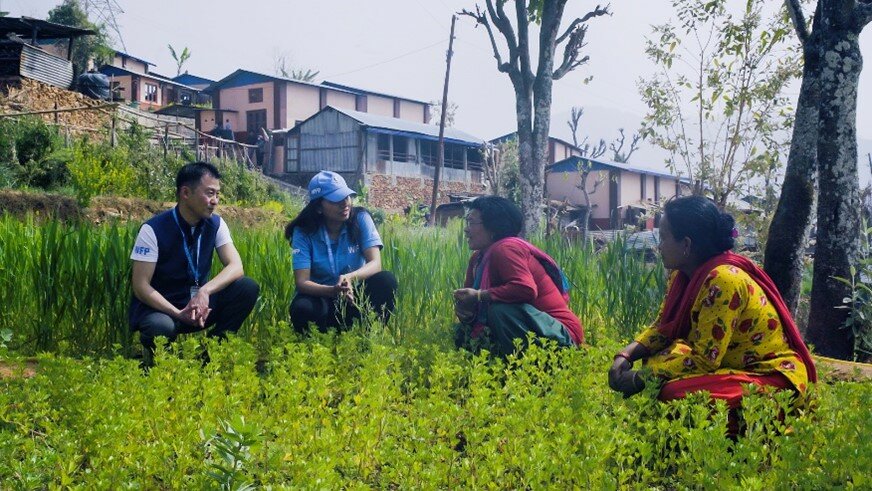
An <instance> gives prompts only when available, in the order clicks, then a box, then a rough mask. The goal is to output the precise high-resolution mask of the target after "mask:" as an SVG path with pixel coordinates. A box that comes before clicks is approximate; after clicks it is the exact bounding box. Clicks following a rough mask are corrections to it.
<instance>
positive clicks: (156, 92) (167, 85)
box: [99, 51, 200, 110]
mask: <svg viewBox="0 0 872 491" xmlns="http://www.w3.org/2000/svg"><path fill="white" fill-rule="evenodd" d="M153 66H155V65H154V63H151V62H149V61H146V60H143V59H141V58H137V57H135V56H131V55H129V54H127V53H123V52H121V51H116V52H115V56H114V58H113V59H112V63H110V64H108V65H103V66H102V67H100V70H99V71H100V73H102V74H104V75H106V76H107V77H109V83H110V87H111V89H112V92H113V94H114V97H115V99H116V100H122V101H126V102H128V103H131V104H135V105H137V106H139V107H141V108H143V109H147V110H156V109H160V108H162V107H166V106H169V105H171V104H181V105H191V104H195V103H197V102H198V97H199V94H200V90H199V89H197V88H195V87H191V86H189V85H185V84H184V83H180V82H177V81H175V80H173V79H171V78H168V77H165V76H163V75H160V74H158V73H155V72H153V71H151V67H153Z"/></svg>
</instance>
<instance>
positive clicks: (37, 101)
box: [0, 79, 112, 133]
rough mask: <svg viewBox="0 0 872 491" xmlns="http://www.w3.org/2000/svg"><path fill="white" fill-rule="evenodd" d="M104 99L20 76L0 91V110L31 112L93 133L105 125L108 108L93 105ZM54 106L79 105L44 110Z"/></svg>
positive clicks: (3, 111)
mask: <svg viewBox="0 0 872 491" xmlns="http://www.w3.org/2000/svg"><path fill="white" fill-rule="evenodd" d="M104 104H105V102H103V101H98V100H94V99H91V98H89V97H86V96H84V95H82V94H80V93H78V92H73V91H70V90H65V89H61V88H58V87H53V86H51V85H47V84H44V83H42V82H37V81H35V80H29V79H22V80H21V82H20V83H18V84H15V85H10V86H7V87H6V88H5V89H4V90H3V91H2V92H0V114H9V113H33V112H39V114H34V116H36V117H39V118H42V119H43V120H45V121H46V122H48V123H55V124H58V125H59V126H60V127H61V129H62V130H63V129H65V128H66V129H68V130H69V131H70V132H71V133H85V132H87V133H96V132H99V131H102V130H103V129H105V128H107V127H108V125H109V123H110V121H111V119H112V109H111V108H105V109H79V108H93V107H97V106H101V105H104ZM57 109H79V110H75V111H65V112H58V113H53V112H45V111H53V110H57Z"/></svg>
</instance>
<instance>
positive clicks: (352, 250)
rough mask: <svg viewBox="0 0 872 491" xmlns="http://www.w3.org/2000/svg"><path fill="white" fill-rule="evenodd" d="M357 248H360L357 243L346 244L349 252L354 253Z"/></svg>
mask: <svg viewBox="0 0 872 491" xmlns="http://www.w3.org/2000/svg"><path fill="white" fill-rule="evenodd" d="M358 250H360V246H359V245H357V244H355V245H350V246H348V253H349V254H356V253H357V251H358Z"/></svg>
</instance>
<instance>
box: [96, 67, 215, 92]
mask: <svg viewBox="0 0 872 491" xmlns="http://www.w3.org/2000/svg"><path fill="white" fill-rule="evenodd" d="M98 71H99V72H100V73H102V74H104V75H115V76H118V75H136V76H137V77H142V78H150V79H153V80H156V81H158V82H162V83H165V84H170V85H175V86H177V87H182V88H184V89H188V90H192V91H194V92H200V89H198V88H196V87H191V86H189V85H185V84H180V83H178V82H176V81H175V80H173V79H170V78H167V77H164V76H163V75H158V74H157V73H154V72H148V73H142V72H134V71H132V70H128V69H126V68H121V67H118V66H115V65H103V66H102V67H100V70H98Z"/></svg>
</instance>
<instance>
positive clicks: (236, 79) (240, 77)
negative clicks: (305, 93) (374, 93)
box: [204, 68, 356, 95]
mask: <svg viewBox="0 0 872 491" xmlns="http://www.w3.org/2000/svg"><path fill="white" fill-rule="evenodd" d="M273 80H275V81H279V82H288V83H292V84H298V85H306V86H308V87H315V88H317V89H329V90H335V91H337V92H344V93H346V94H352V95H354V94H356V92H352V91H350V90H345V89H340V88H334V87H327V86H324V85H321V84H315V83H312V82H303V81H301V80H293V79H290V78H285V77H276V76H274V75H267V74H265V73H259V72H253V71H251V70H243V69H242V68H240V69H238V70H236V71H235V72H233V73H231V74H230V75H227V76H226V77H224V78H222V79H221V80H219V81H217V82H215V83H213V84H212V85H210V86H208V87H206V88H205V89H204V92H214V91H215V90H217V89H222V88H230V87H243V86H246V85H251V84H256V83H261V82H268V81H273Z"/></svg>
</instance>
